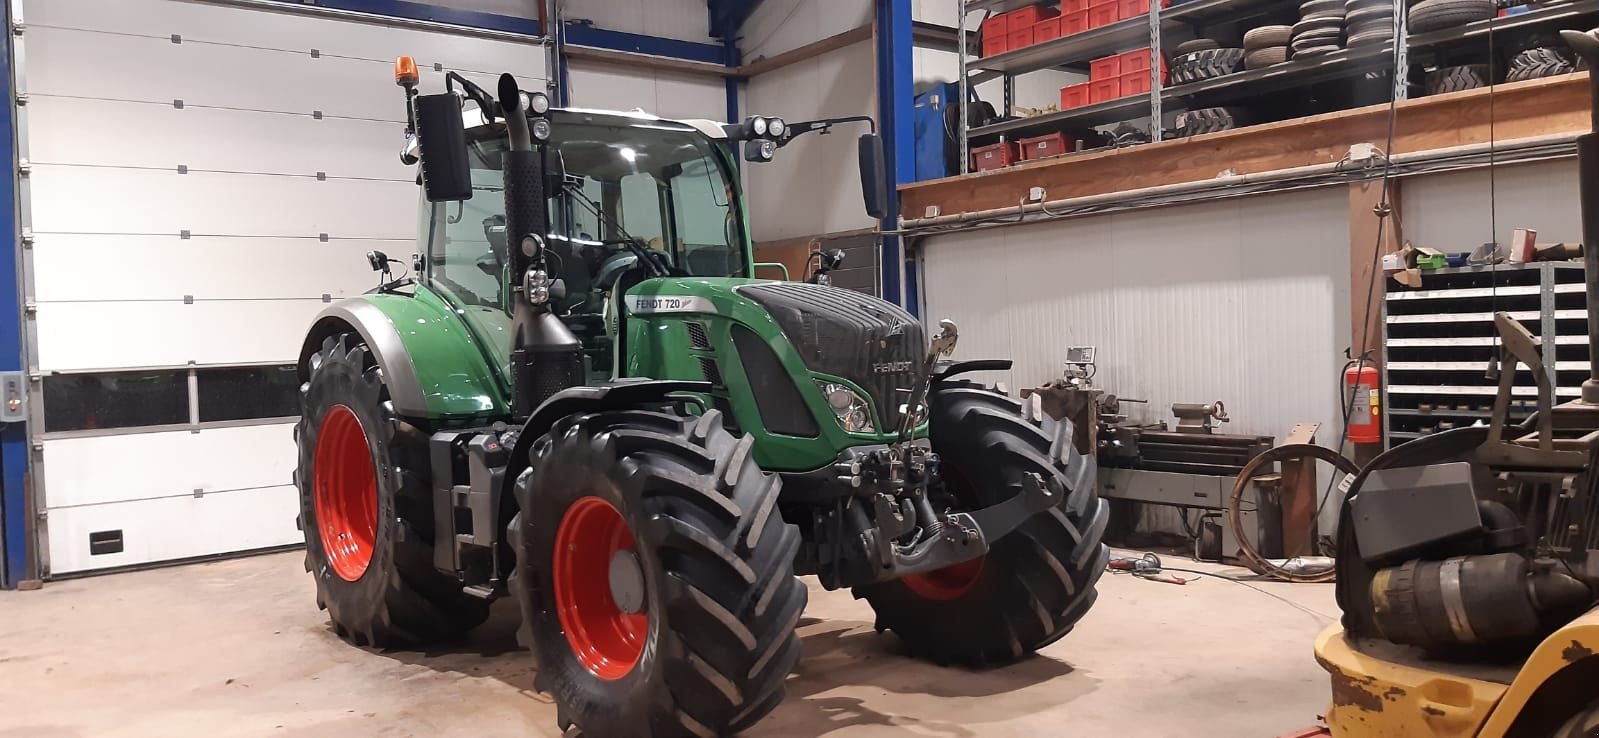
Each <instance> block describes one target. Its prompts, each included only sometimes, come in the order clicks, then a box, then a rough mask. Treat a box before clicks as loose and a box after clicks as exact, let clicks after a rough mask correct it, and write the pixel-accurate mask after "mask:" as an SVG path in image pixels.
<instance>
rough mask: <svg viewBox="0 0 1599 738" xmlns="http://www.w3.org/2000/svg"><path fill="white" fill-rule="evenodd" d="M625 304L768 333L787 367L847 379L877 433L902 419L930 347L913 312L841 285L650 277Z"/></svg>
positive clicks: (642, 312)
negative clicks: (862, 398) (866, 405)
mask: <svg viewBox="0 0 1599 738" xmlns="http://www.w3.org/2000/svg"><path fill="white" fill-rule="evenodd" d="M627 309H628V311H629V313H631V314H632V315H635V316H639V317H645V316H652V315H662V314H685V315H687V314H707V315H719V316H722V317H726V318H730V319H731V320H733V321H734V322H736V323H740V324H743V325H744V326H746V327H748V328H749V329H751V330H752V331H754V332H755V333H756V334H757V335H759V336H761V337H762V338H764V339H765V340H766V342H767V344H768V345H769V346H770V347H771V348H772V350H773V351H774V352H775V353H776V354H777V356H778V358H779V359H780V360H782V361H783V363H784V364H785V365H787V364H789V362H791V361H794V362H797V363H799V364H801V365H802V366H803V368H804V370H805V371H806V372H807V373H809V374H812V375H816V376H818V377H819V378H820V377H833V378H839V379H844V380H847V381H848V383H850V384H852V385H854V386H856V387H857V388H859V389H860V390H863V391H864V393H865V394H866V395H867V396H868V397H869V398H870V401H871V403H872V407H873V411H874V415H875V419H876V423H875V426H876V427H877V429H878V430H879V432H883V431H887V430H888V429H892V428H897V427H898V426H899V425H900V423H901V421H902V414H901V409H900V407H901V405H902V404H904V402H905V399H906V398H905V391H906V390H908V389H909V388H911V387H914V386H916V383H917V381H918V380H919V379H920V377H919V375H920V373H921V371H922V364H923V359H924V358H925V357H926V353H927V340H926V336H925V334H924V331H923V329H922V325H921V323H920V322H918V321H917V320H916V318H915V317H913V316H912V315H911V314H910V313H908V312H906V311H905V310H904V309H902V308H900V307H899V306H898V305H895V304H893V303H890V302H887V301H884V300H880V299H878V298H876V297H873V296H871V295H866V294H862V293H860V292H855V291H853V290H846V289H842V288H838V287H826V286H821V285H814V284H808V283H802V282H774V281H769V280H752V279H726V278H704V279H701V278H663V279H652V280H649V281H646V282H644V283H642V284H640V285H638V286H637V287H635V288H633V289H632V290H630V291H629V292H628V295H627ZM787 368H789V369H797V368H798V367H792V366H790V367H787ZM807 384H808V383H807ZM801 391H802V392H813V391H815V390H814V387H805V388H802V390H801ZM829 422H832V421H831V419H829Z"/></svg>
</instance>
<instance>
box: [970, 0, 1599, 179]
mask: <svg viewBox="0 0 1599 738" xmlns="http://www.w3.org/2000/svg"><path fill="white" fill-rule="evenodd" d="M1037 1H1038V0H956V2H957V3H960V5H958V6H957V7H960V8H964V9H965V10H966V11H967V12H973V11H984V10H987V11H992V12H995V13H1001V12H1007V11H1009V10H1014V9H1017V8H1021V7H1025V6H1027V5H1031V4H1034V3H1036V2H1037ZM1396 4H1397V2H1396ZM1158 6H1159V2H1158V0H1155V1H1154V2H1151V3H1150V13H1149V15H1148V16H1147V17H1143V18H1130V19H1125V20H1121V21H1117V22H1116V23H1113V24H1110V25H1106V26H1101V27H1099V28H1094V29H1090V30H1088V31H1084V32H1082V33H1077V34H1073V35H1070V36H1062V37H1060V38H1057V39H1053V40H1050V41H1046V42H1044V43H1042V44H1035V45H1033V46H1029V47H1027V48H1024V49H1018V50H1015V51H1008V52H1005V53H1003V54H996V55H994V56H990V57H973V56H971V55H969V54H968V53H966V52H967V49H966V48H965V47H964V46H961V48H960V50H959V51H958V52H957V53H958V54H959V55H960V85H961V99H963V100H964V99H968V95H969V93H968V90H969V89H970V87H971V85H974V84H978V83H981V82H983V81H986V80H989V79H994V78H996V77H997V78H1003V79H1004V81H1005V87H1004V89H1005V94H1004V107H1003V111H1004V112H1005V113H1006V114H1007V115H1008V114H1009V112H1010V111H1011V110H1012V109H1013V107H1014V97H1015V95H1014V78H1015V76H1016V75H1020V74H1026V73H1028V72H1033V71H1038V70H1041V69H1055V68H1061V67H1069V66H1073V65H1083V64H1086V63H1087V62H1088V61H1089V60H1090V59H1093V58H1095V57H1097V56H1103V55H1106V54H1109V53H1114V52H1116V51H1120V50H1126V49H1128V48H1131V47H1135V46H1138V45H1141V44H1143V43H1144V42H1145V41H1146V40H1147V41H1148V45H1149V47H1150V48H1151V49H1152V50H1153V53H1154V55H1155V56H1156V58H1161V57H1162V50H1161V49H1162V42H1163V38H1162V37H1163V36H1165V35H1167V34H1166V33H1165V31H1167V30H1169V29H1171V28H1174V27H1177V26H1179V25H1184V24H1186V25H1193V26H1201V25H1205V24H1210V23H1218V22H1224V21H1236V20H1243V19H1247V18H1249V17H1251V16H1253V15H1259V14H1261V13H1264V12H1267V11H1269V10H1271V9H1273V8H1275V7H1280V5H1279V4H1277V3H1274V2H1272V0H1188V1H1187V2H1181V0H1178V1H1177V2H1175V4H1173V5H1172V6H1171V7H1170V8H1164V9H1162V8H1159V7H1158ZM1402 15H1403V14H1401V22H1400V23H1399V28H1398V34H1397V35H1396V37H1395V40H1393V41H1386V42H1383V43H1380V44H1370V45H1366V46H1356V47H1351V48H1346V49H1343V50H1341V51H1338V52H1334V53H1331V54H1325V55H1322V56H1316V57H1311V58H1308V59H1303V60H1290V61H1288V62H1286V63H1284V64H1277V65H1273V66H1270V67H1264V68H1261V69H1252V70H1246V71H1241V72H1237V73H1234V74H1229V75H1226V76H1224V77H1217V78H1213V79H1208V80H1202V81H1199V82H1190V83H1188V84H1182V85H1175V86H1170V87H1168V86H1165V85H1163V84H1161V79H1160V73H1159V65H1158V64H1152V65H1151V69H1150V75H1151V78H1152V84H1151V85H1150V91H1149V93H1148V94H1143V95H1131V96H1128V97H1123V98H1119V99H1116V100H1107V101H1103V102H1098V103H1094V104H1091V105H1085V106H1082V107H1077V108H1071V109H1069V110H1062V111H1058V112H1054V113H1048V114H1045V115H1040V116H1035V117H1032V118H1021V119H1016V120H1003V121H1000V122H998V123H993V124H990V125H985V126H978V127H976V128H972V129H970V130H968V129H967V128H966V127H965V125H964V121H962V123H963V125H962V127H961V130H960V151H961V172H962V173H963V174H964V173H966V172H967V171H969V169H970V166H971V161H970V156H969V154H968V152H969V151H970V148H971V147H970V143H969V142H970V138H971V137H972V136H984V135H992V134H1005V135H1010V136H1017V135H1028V134H1031V135H1039V134H1043V133H1049V132H1053V131H1058V130H1061V129H1063V128H1065V127H1068V126H1082V127H1091V126H1098V125H1104V124H1107V123H1114V122H1117V121H1124V120H1132V119H1135V118H1143V117H1146V116H1147V117H1149V118H1150V120H1151V125H1150V140H1151V141H1159V140H1161V127H1162V119H1161V117H1162V114H1163V112H1164V111H1165V110H1168V109H1185V108H1187V107H1189V103H1188V101H1189V100H1192V99H1193V98H1195V97H1198V96H1205V97H1207V98H1210V99H1212V100H1213V101H1214V100H1216V99H1220V98H1237V97H1243V96H1248V95H1258V94H1262V93H1266V92H1272V91H1277V90H1283V89H1287V88H1291V87H1298V86H1301V85H1306V84H1310V83H1314V82H1320V81H1326V80H1331V79H1339V78H1348V77H1353V76H1356V75H1360V74H1364V73H1366V72H1370V71H1374V70H1378V69H1408V68H1409V66H1410V64H1409V59H1410V58H1411V57H1412V56H1417V57H1420V56H1424V55H1426V54H1430V53H1435V52H1437V51H1439V50H1442V49H1446V48H1449V47H1451V46H1454V45H1458V44H1460V43H1462V42H1466V41H1471V40H1474V39H1481V38H1484V37H1486V36H1487V35H1488V33H1489V31H1490V29H1492V30H1493V31H1494V32H1495V33H1499V32H1504V31H1511V30H1515V29H1522V28H1533V27H1539V26H1557V25H1560V24H1561V22H1562V21H1571V20H1573V19H1576V18H1579V17H1582V16H1589V15H1599V0H1572V1H1570V2H1556V3H1551V4H1548V5H1545V6H1544V7H1541V8H1538V9H1535V10H1531V11H1528V12H1526V13H1521V14H1518V15H1512V16H1507V17H1504V18H1495V19H1491V20H1484V21H1477V22H1474V23H1468V24H1465V25H1462V26H1457V27H1454V28H1447V29H1444V30H1440V31H1432V32H1428V33H1418V34H1409V33H1408V31H1407V29H1406V28H1405V27H1404V26H1405V24H1404V23H1403V18H1402ZM959 16H960V36H959V37H960V38H966V27H967V26H966V13H959ZM1565 25H1567V26H1568V27H1576V26H1575V25H1573V24H1570V23H1567V24H1565ZM1396 43H1397V44H1399V45H1400V48H1399V53H1398V54H1397V55H1396V54H1395V53H1394V44H1396ZM1396 56H1397V59H1398V63H1397V64H1395V63H1393V60H1394V59H1395V57H1396ZM1394 76H1395V84H1394V92H1393V94H1395V95H1397V96H1398V97H1399V98H1400V99H1404V97H1405V96H1406V88H1407V87H1408V85H1407V84H1406V83H1407V81H1408V80H1407V76H1408V75H1397V74H1396V75H1394ZM1195 107H1200V106H1198V105H1196V106H1195Z"/></svg>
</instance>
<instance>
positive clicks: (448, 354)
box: [298, 286, 510, 419]
mask: <svg viewBox="0 0 1599 738" xmlns="http://www.w3.org/2000/svg"><path fill="white" fill-rule="evenodd" d="M400 326H404V328H403V329H402V328H401V327H400ZM352 331H353V332H355V333H357V334H359V335H360V336H361V339H362V340H363V341H365V342H366V345H367V347H368V348H369V349H370V350H371V351H372V354H373V357H374V358H375V359H376V360H377V363H378V366H379V367H381V368H382V369H383V381H384V383H385V384H386V385H388V389H389V398H390V401H392V402H393V403H394V411H395V414H397V415H401V416H405V417H412V418H435V419H442V418H450V417H455V418H466V417H492V416H497V415H498V416H503V415H508V414H509V413H510V407H509V405H508V403H507V402H506V393H505V390H504V387H503V383H502V382H501V380H500V378H499V376H498V373H497V372H496V370H495V368H494V367H491V366H490V365H489V362H488V360H487V358H486V356H485V352H484V351H483V349H482V348H481V347H480V346H479V345H478V342H477V341H476V340H475V338H474V337H473V336H472V334H471V331H470V330H469V329H468V327H467V326H466V324H465V322H464V321H463V320H461V318H460V317H459V316H458V315H456V314H455V313H454V311H452V310H451V309H450V308H449V306H448V305H447V304H446V303H445V302H444V301H443V300H441V299H439V297H438V296H437V295H435V294H433V293H432V292H431V291H429V290H427V289H426V288H425V287H421V286H418V287H417V288H416V293H415V294H414V295H407V294H399V293H393V294H369V295H361V296H359V297H353V298H349V299H346V300H340V301H339V302H336V303H333V304H332V305H329V306H328V307H327V308H325V309H324V310H323V311H322V312H321V313H320V314H318V315H317V317H316V320H315V321H314V322H313V323H312V325H311V330H310V332H309V333H307V334H306V337H305V343H304V344H303V345H302V346H301V347H300V360H299V364H298V366H299V372H300V381H301V382H304V381H306V380H307V379H308V378H309V374H310V359H311V355H312V354H314V353H316V352H317V351H320V350H321V349H322V342H323V340H324V339H326V338H328V337H329V336H336V335H338V334H340V333H348V332H352Z"/></svg>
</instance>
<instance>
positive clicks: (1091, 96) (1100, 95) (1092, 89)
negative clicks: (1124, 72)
mask: <svg viewBox="0 0 1599 738" xmlns="http://www.w3.org/2000/svg"><path fill="white" fill-rule="evenodd" d="M1121 96H1122V79H1121V77H1111V78H1110V79H1096V80H1092V81H1090V82H1089V83H1088V102H1089V103H1097V102H1104V101H1106V100H1115V99H1116V98H1118V97H1121Z"/></svg>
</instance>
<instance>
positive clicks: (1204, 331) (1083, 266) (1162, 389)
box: [921, 187, 1349, 442]
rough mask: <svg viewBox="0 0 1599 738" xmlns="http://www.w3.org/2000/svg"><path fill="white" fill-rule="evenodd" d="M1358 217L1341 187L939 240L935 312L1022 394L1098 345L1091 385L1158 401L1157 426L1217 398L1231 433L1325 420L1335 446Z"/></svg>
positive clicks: (966, 348)
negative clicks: (1003, 370)
mask: <svg viewBox="0 0 1599 738" xmlns="http://www.w3.org/2000/svg"><path fill="white" fill-rule="evenodd" d="M1347 208H1348V199H1347V194H1346V190H1345V189H1344V188H1342V187H1330V188H1323V189H1317V190H1308V191H1303V192H1292V193H1285V194H1276V195H1267V196H1260V197H1249V198H1239V199H1233V200H1225V201H1220V202H1212V203H1203V204H1196V205H1186V206H1181V207H1166V208H1156V209H1149V210H1140V211H1133V212H1128V213H1119V214H1113V215H1104V216H1097V217H1090V218H1079V219H1072V220H1067V221H1061V222H1058V223H1047V224H1040V225H1032V226H1019V227H1012V228H997V229H991V230H984V231H975V232H967V233H960V234H950V235H941V236H934V237H930V238H927V239H926V240H924V241H922V244H921V258H922V264H923V270H924V274H925V285H924V287H925V292H924V293H923V294H925V295H926V298H925V299H926V312H925V313H924V314H925V315H926V317H927V318H928V319H929V320H938V319H940V318H951V319H953V320H955V321H956V322H957V323H958V324H959V325H960V330H961V342H960V345H959V348H958V349H957V351H956V358H958V359H975V358H987V357H1010V358H1012V359H1013V360H1015V362H1016V364H1015V367H1014V368H1013V369H1012V371H1011V372H1009V373H1008V374H1009V376H1007V377H1003V378H1002V379H1003V380H1004V381H1007V382H1009V383H1010V385H1011V386H1012V387H1013V388H1014V387H1022V386H1032V385H1036V384H1038V383H1040V382H1043V381H1045V380H1048V379H1050V378H1053V377H1056V376H1059V375H1060V373H1061V361H1062V359H1063V358H1064V353H1065V348H1066V347H1067V346H1071V345H1094V346H1097V347H1098V349H1099V374H1098V376H1097V377H1096V380H1095V381H1096V383H1097V384H1099V385H1100V386H1102V387H1104V388H1105V389H1106V390H1107V391H1110V392H1114V393H1116V394H1118V395H1120V396H1123V397H1133V398H1139V399H1148V400H1149V401H1150V404H1149V405H1148V406H1147V412H1146V419H1147V420H1149V421H1155V420H1163V419H1168V416H1167V410H1168V408H1169V406H1170V405H1171V403H1173V402H1209V401H1212V400H1218V399H1219V400H1223V401H1225V402H1226V403H1227V408H1228V411H1229V412H1230V413H1231V414H1232V415H1233V417H1234V418H1236V420H1234V422H1233V423H1232V424H1231V425H1230V426H1229V427H1228V428H1227V430H1228V432H1233V433H1259V434H1273V435H1277V436H1279V437H1281V436H1283V435H1285V434H1286V433H1287V432H1288V430H1289V429H1290V428H1291V427H1292V426H1293V424H1294V423H1296V422H1301V421H1321V422H1322V424H1323V427H1324V428H1325V429H1326V430H1325V431H1324V432H1323V433H1322V439H1323V441H1324V442H1326V441H1330V440H1332V439H1333V438H1334V437H1335V436H1336V434H1337V428H1338V427H1339V420H1340V416H1341V412H1342V409H1341V407H1340V405H1339V394H1338V385H1337V373H1338V369H1339V367H1340V366H1341V365H1342V362H1343V350H1344V347H1345V346H1346V345H1347V344H1348V342H1349V339H1348V328H1347V326H1348V323H1349V317H1348V316H1349V257H1348V253H1349V240H1348V225H1347V223H1348V215H1347ZM1135 407H1136V406H1135Z"/></svg>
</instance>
